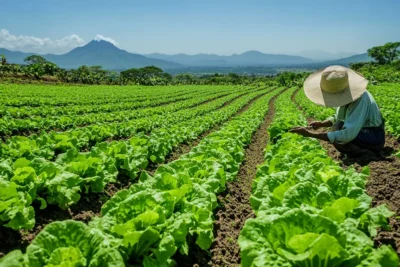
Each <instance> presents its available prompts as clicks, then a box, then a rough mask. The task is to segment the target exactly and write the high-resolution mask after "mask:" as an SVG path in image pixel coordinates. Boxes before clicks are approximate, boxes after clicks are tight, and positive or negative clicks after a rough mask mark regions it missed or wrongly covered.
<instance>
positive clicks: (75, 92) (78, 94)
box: [0, 84, 230, 107]
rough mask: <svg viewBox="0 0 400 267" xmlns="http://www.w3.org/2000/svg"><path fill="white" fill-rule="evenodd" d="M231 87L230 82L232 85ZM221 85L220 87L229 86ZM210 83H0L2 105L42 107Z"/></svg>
mask: <svg viewBox="0 0 400 267" xmlns="http://www.w3.org/2000/svg"><path fill="white" fill-rule="evenodd" d="M229 87H230V86H229ZM229 87H228V86H221V87H219V88H221V89H222V88H229ZM208 88H209V89H210V90H213V89H212V88H210V87H209V86H184V87H183V86H169V87H165V86H155V87H151V88H149V87H143V86H124V87H121V86H103V85H94V86H88V85H85V86H71V85H56V86H49V85H45V86H43V85H32V84H29V85H20V84H3V85H1V84H0V96H1V98H0V105H1V106H8V107H11V106H13V107H23V106H29V107H42V106H58V107H61V106H71V107H72V106H74V105H97V104H108V103H122V102H137V101H147V100H150V99H154V96H159V97H165V96H182V95H185V94H191V93H193V92H196V91H202V90H207V89H208Z"/></svg>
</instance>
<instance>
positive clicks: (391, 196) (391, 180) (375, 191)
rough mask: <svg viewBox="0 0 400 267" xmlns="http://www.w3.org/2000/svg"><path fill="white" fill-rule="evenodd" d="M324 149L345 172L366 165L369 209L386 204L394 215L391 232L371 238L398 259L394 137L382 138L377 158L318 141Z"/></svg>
mask: <svg viewBox="0 0 400 267" xmlns="http://www.w3.org/2000/svg"><path fill="white" fill-rule="evenodd" d="M297 92H298V91H296V92H295V93H294V94H293V95H292V101H293V102H294V103H295V104H296V105H297V107H298V108H299V110H302V109H301V107H300V106H299V105H298V103H297V102H296V99H295V96H296V94H297ZM313 120H314V119H313V118H307V121H308V122H310V121H313ZM320 143H321V145H322V146H323V147H324V148H325V149H326V151H327V152H328V155H329V156H330V157H331V158H333V159H334V160H336V161H337V162H339V164H340V165H341V166H342V167H343V168H345V169H347V168H349V167H351V166H353V167H354V168H355V169H356V170H358V171H360V170H361V169H362V167H364V166H368V167H369V168H370V171H371V174H370V176H369V180H368V183H367V194H368V195H369V196H371V197H372V198H373V200H372V206H373V207H376V206H378V205H381V204H386V205H387V206H388V207H389V208H390V209H391V210H392V211H394V212H395V213H396V214H395V215H394V216H393V217H392V218H391V219H390V221H389V223H390V226H391V230H384V229H379V230H378V235H377V236H376V237H375V239H374V241H375V245H376V246H380V245H382V244H385V245H391V246H392V247H393V249H394V250H395V251H396V252H397V254H398V255H399V256H400V220H399V219H398V218H399V216H400V183H399V181H400V158H398V157H396V156H395V155H394V154H393V153H394V151H398V150H399V149H400V143H399V141H398V140H397V139H396V138H393V137H392V136H390V135H386V144H385V147H384V149H383V151H382V153H381V154H380V155H377V156H373V155H363V156H361V157H358V158H350V157H344V155H341V153H339V152H338V151H337V150H336V149H335V147H334V146H333V145H331V144H330V143H328V142H323V141H321V142H320Z"/></svg>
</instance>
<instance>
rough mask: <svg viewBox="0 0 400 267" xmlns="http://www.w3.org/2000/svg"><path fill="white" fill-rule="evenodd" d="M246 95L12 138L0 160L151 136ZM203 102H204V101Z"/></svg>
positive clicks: (48, 155)
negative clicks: (145, 135)
mask: <svg viewBox="0 0 400 267" xmlns="http://www.w3.org/2000/svg"><path fill="white" fill-rule="evenodd" d="M243 94H246V92H244V93H242V92H240V93H235V94H231V95H228V96H225V97H222V98H218V99H216V100H212V101H209V102H207V103H205V104H201V105H198V106H196V107H193V108H188V109H182V110H179V111H176V112H171V113H167V114H159V115H153V116H151V119H149V118H140V119H135V120H131V121H128V122H123V123H109V124H96V125H90V126H86V127H82V128H77V129H73V130H70V131H65V132H55V131H51V132H49V133H46V132H43V133H41V134H39V135H31V136H29V137H24V136H12V137H10V138H8V139H7V140H6V142H5V143H4V144H1V150H0V158H3V159H7V158H9V159H17V158H20V157H25V158H28V159H31V158H33V157H43V158H45V159H48V160H50V159H53V158H54V157H55V156H57V155H58V154H60V153H63V152H66V151H67V150H68V149H71V148H74V149H76V150H87V149H90V147H92V146H94V145H96V144H97V143H99V142H102V141H105V140H106V139H113V140H115V139H121V138H129V137H131V136H132V135H134V134H136V133H138V132H144V133H148V132H151V131H152V130H154V129H157V128H160V127H166V126H168V125H171V124H175V123H176V122H179V121H183V120H188V119H191V118H193V117H195V116H200V115H202V114H206V113H208V112H211V111H213V110H215V109H218V108H220V107H221V106H223V105H225V104H226V103H227V102H229V101H232V100H233V99H235V98H237V97H239V96H240V95H243ZM199 101H204V99H202V98H201V99H200V100H199Z"/></svg>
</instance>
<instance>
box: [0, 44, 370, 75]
mask: <svg viewBox="0 0 400 267" xmlns="http://www.w3.org/2000/svg"><path fill="white" fill-rule="evenodd" d="M0 54H3V55H5V56H6V58H7V61H8V62H9V63H14V64H24V59H25V58H26V57H27V56H29V55H33V54H35V53H24V52H20V51H11V50H8V49H5V48H0ZM300 54H302V55H303V56H300V55H284V54H266V53H262V52H259V51H247V52H243V53H241V54H233V55H230V56H221V55H216V54H196V55H187V54H175V55H167V54H160V53H153V54H147V55H139V54H134V53H129V52H127V51H125V50H122V49H119V48H118V47H117V46H115V45H114V44H112V43H110V42H107V41H104V40H93V41H91V42H89V43H88V44H86V45H84V46H81V47H77V48H74V49H72V50H71V51H70V52H68V53H65V54H61V55H55V54H45V55H42V56H43V57H44V58H45V59H46V60H48V61H51V62H53V63H55V64H57V65H58V66H59V67H61V68H66V69H73V68H78V67H80V66H82V65H86V66H102V67H103V68H104V69H108V70H126V69H130V68H142V67H145V66H156V67H159V68H161V69H163V70H165V71H167V72H169V73H172V74H179V73H193V74H207V73H216V72H217V73H230V72H234V73H238V74H275V73H277V72H279V69H282V68H285V69H288V70H295V69H305V70H313V69H317V68H321V67H323V66H328V65H332V64H337V65H344V66H348V65H349V64H350V63H357V62H368V61H371V60H372V58H370V57H369V56H368V55H367V53H365V54H356V55H354V54H352V53H329V52H325V51H320V50H312V51H304V52H302V53H300Z"/></svg>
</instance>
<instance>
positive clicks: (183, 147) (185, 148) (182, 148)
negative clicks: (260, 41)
mask: <svg viewBox="0 0 400 267" xmlns="http://www.w3.org/2000/svg"><path fill="white" fill-rule="evenodd" d="M260 90H264V88H262V89H259V90H255V91H260ZM273 90H275V88H274V89H272V90H269V91H268V92H267V93H269V92H271V91H273ZM267 93H265V94H267ZM246 94H248V93H244V94H241V95H238V96H237V97H235V98H233V99H231V100H229V101H227V102H225V103H224V104H223V105H222V106H221V107H219V108H218V109H222V108H224V107H226V106H228V105H230V104H231V103H232V102H233V101H235V100H236V99H238V98H239V97H242V96H244V95H246ZM265 94H262V95H260V96H257V97H255V98H254V99H252V100H250V101H249V103H247V104H246V105H245V106H244V107H243V108H242V109H241V110H239V111H238V112H237V113H236V114H233V115H232V116H231V117H229V118H228V119H227V120H226V121H230V120H231V118H233V117H235V116H237V115H239V114H241V113H243V112H244V111H246V110H247V109H248V108H249V107H250V106H251V104H252V103H253V102H254V101H256V100H257V99H258V98H260V97H261V96H263V95H265ZM218 109H217V110H218ZM223 123H224V122H221V123H219V124H218V125H215V126H214V127H213V128H211V129H209V130H207V131H205V132H203V133H202V134H200V135H199V136H198V137H197V138H196V139H195V140H192V141H188V142H186V143H182V144H179V145H178V146H177V147H176V148H175V149H174V150H173V151H172V152H171V153H170V154H169V155H168V156H167V158H166V159H165V161H164V162H163V163H161V164H153V165H150V166H149V167H148V168H147V169H146V171H147V172H148V173H150V174H151V175H153V174H154V173H155V171H156V170H157V168H158V166H160V165H162V164H168V163H170V162H172V161H174V160H177V159H179V158H180V156H182V155H183V154H187V153H189V152H190V150H191V149H192V148H193V147H195V146H197V145H198V144H199V143H200V141H201V140H203V139H204V138H205V137H206V136H207V135H209V134H210V133H213V132H216V131H218V130H219V129H220V128H221V126H222V124H223Z"/></svg>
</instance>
